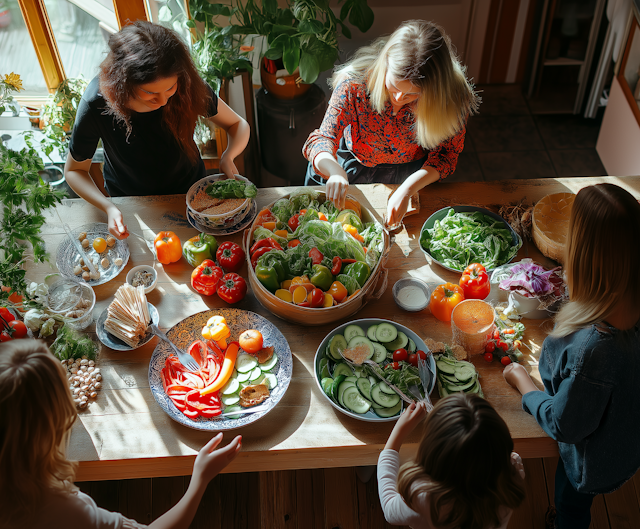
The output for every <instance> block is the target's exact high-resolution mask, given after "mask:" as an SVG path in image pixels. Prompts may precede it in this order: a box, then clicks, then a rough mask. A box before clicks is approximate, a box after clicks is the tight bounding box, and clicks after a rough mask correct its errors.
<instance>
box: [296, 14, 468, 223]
mask: <svg viewBox="0 0 640 529" xmlns="http://www.w3.org/2000/svg"><path fill="white" fill-rule="evenodd" d="M331 86H332V88H333V93H332V95H331V100H330V101H329V108H328V110H327V112H326V114H325V117H324V120H323V122H322V125H321V126H320V128H319V129H318V130H316V131H314V132H312V133H311V135H310V136H309V138H308V139H307V141H306V143H305V145H304V147H303V154H304V156H305V158H307V160H309V162H310V163H309V167H308V169H307V176H306V180H305V185H316V184H324V182H325V181H326V186H327V188H326V192H327V198H329V199H330V200H332V201H333V202H334V203H335V205H336V206H337V207H338V208H340V209H342V208H343V207H344V203H345V197H346V193H347V190H348V187H349V184H364V183H385V184H401V185H400V187H399V188H398V189H397V191H396V192H395V193H394V194H393V196H392V197H391V198H390V200H389V205H388V208H387V219H388V222H389V224H390V225H394V224H397V223H399V222H400V221H401V220H402V218H403V217H404V214H405V213H406V211H407V206H408V204H409V199H410V197H411V196H412V195H413V194H415V193H417V192H418V191H419V190H420V189H422V188H423V187H425V186H427V185H429V184H431V183H433V182H435V181H436V180H441V179H443V178H446V177H447V176H449V175H450V174H451V173H453V171H454V170H455V167H456V163H457V160H458V155H459V154H460V153H461V152H462V149H463V147H464V136H465V124H466V121H467V118H468V117H469V115H470V114H473V113H474V112H475V111H476V110H477V107H478V104H479V98H478V96H477V95H476V93H475V92H474V90H473V86H472V85H471V83H470V82H469V81H468V80H467V78H466V77H465V73H464V68H463V66H462V65H461V64H460V62H459V60H458V58H457V57H456V54H455V50H454V49H453V46H452V44H451V40H450V39H449V37H448V36H447V35H446V34H445V32H444V30H443V29H442V28H441V27H439V26H437V25H436V24H434V23H433V22H427V21H424V20H409V21H406V22H403V23H402V24H401V25H400V27H398V29H396V30H395V31H394V32H393V34H392V35H391V36H390V37H383V38H380V39H378V40H376V41H375V42H373V43H372V44H371V45H369V46H365V47H363V48H360V49H359V50H358V51H357V52H356V54H355V55H354V57H353V58H352V59H351V60H350V61H348V62H347V63H346V64H344V65H342V66H339V67H338V69H337V71H336V72H335V74H334V75H333V78H332V80H331Z"/></svg>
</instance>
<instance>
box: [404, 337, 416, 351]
mask: <svg viewBox="0 0 640 529" xmlns="http://www.w3.org/2000/svg"><path fill="white" fill-rule="evenodd" d="M416 349H418V347H417V346H416V342H414V341H413V340H412V339H411V338H409V343H408V344H407V351H409V352H410V353H415V352H416Z"/></svg>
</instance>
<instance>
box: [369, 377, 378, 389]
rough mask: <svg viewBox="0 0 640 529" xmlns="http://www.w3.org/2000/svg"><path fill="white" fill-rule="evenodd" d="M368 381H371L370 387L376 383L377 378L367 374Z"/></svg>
mask: <svg viewBox="0 0 640 529" xmlns="http://www.w3.org/2000/svg"><path fill="white" fill-rule="evenodd" d="M369 382H371V387H373V386H375V385H376V384H377V383H378V379H377V378H376V377H372V376H369Z"/></svg>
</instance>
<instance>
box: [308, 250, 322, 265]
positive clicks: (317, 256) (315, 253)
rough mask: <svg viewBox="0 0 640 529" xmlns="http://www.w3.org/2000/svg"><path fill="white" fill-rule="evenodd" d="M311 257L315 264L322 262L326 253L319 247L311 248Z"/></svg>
mask: <svg viewBox="0 0 640 529" xmlns="http://www.w3.org/2000/svg"><path fill="white" fill-rule="evenodd" d="M309 257H311V262H312V263H313V264H320V263H321V262H322V260H323V259H324V255H323V254H322V252H321V251H320V250H318V249H317V248H311V250H309Z"/></svg>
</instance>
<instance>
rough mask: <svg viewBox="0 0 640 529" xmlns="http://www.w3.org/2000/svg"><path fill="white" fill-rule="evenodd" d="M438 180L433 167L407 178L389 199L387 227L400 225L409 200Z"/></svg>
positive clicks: (438, 174) (438, 177)
mask: <svg viewBox="0 0 640 529" xmlns="http://www.w3.org/2000/svg"><path fill="white" fill-rule="evenodd" d="M439 179H440V173H439V172H438V171H437V170H436V169H434V168H433V167H427V168H424V167H423V168H422V169H419V170H418V171H416V172H415V173H413V174H412V175H410V176H408V177H407V179H406V180H405V181H404V182H403V183H402V185H401V186H400V187H398V189H396V190H395V192H394V193H393V195H391V196H390V197H389V202H388V203H387V224H388V225H389V226H395V225H397V224H400V222H402V219H403V218H404V215H405V213H406V212H407V208H408V207H409V199H410V198H411V197H412V196H413V195H415V194H416V193H417V192H418V191H420V190H421V189H422V188H423V187H426V186H428V185H429V184H432V183H433V182H436V181H438V180H439Z"/></svg>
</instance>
